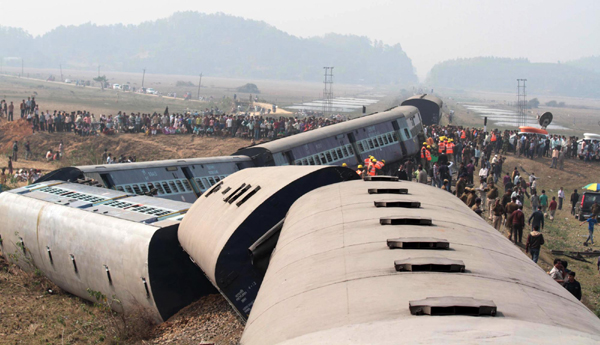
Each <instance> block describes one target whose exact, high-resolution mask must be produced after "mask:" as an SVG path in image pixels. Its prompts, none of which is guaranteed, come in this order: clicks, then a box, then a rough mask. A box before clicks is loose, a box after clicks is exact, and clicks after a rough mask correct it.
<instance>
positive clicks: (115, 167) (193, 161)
mask: <svg viewBox="0 0 600 345" xmlns="http://www.w3.org/2000/svg"><path fill="white" fill-rule="evenodd" d="M246 161H250V159H249V158H248V157H246V156H219V157H206V158H185V159H169V160H160V161H148V162H136V163H117V164H104V165H83V166H78V167H77V168H78V169H79V170H81V171H83V172H85V173H91V172H102V171H103V170H106V171H120V170H136V169H149V168H162V167H171V166H189V165H202V164H216V163H238V162H246Z"/></svg>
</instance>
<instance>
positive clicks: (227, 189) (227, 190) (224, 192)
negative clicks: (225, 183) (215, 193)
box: [221, 187, 231, 195]
mask: <svg viewBox="0 0 600 345" xmlns="http://www.w3.org/2000/svg"><path fill="white" fill-rule="evenodd" d="M230 190H231V187H227V188H225V189H224V190H223V191H222V192H221V194H223V195H225V194H227V192H229V191H230Z"/></svg>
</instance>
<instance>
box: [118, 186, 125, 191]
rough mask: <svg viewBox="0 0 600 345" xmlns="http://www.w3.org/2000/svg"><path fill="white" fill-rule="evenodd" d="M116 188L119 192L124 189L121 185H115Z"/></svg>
mask: <svg viewBox="0 0 600 345" xmlns="http://www.w3.org/2000/svg"><path fill="white" fill-rule="evenodd" d="M117 190H118V191H120V192H124V191H125V189H123V186H117Z"/></svg>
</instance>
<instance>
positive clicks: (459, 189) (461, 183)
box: [456, 175, 467, 198]
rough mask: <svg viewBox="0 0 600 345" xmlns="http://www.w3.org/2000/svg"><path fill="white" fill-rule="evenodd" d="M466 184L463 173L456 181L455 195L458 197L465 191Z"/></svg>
mask: <svg viewBox="0 0 600 345" xmlns="http://www.w3.org/2000/svg"><path fill="white" fill-rule="evenodd" d="M466 186H467V180H466V179H465V175H460V176H459V178H458V181H456V196H457V197H459V198H460V196H461V195H463V193H464V192H465V187H466Z"/></svg>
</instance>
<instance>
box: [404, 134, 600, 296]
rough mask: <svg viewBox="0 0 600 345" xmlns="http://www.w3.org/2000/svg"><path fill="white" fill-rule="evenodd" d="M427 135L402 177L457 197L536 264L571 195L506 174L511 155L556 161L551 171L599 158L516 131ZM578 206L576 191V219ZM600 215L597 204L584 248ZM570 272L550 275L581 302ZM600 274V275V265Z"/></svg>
mask: <svg viewBox="0 0 600 345" xmlns="http://www.w3.org/2000/svg"><path fill="white" fill-rule="evenodd" d="M424 134H425V137H424V138H423V139H424V141H423V143H422V147H421V150H420V158H421V159H420V161H419V162H413V161H411V160H409V161H406V162H405V163H404V164H402V165H401V166H400V168H399V171H398V177H399V178H400V179H403V180H412V179H415V180H416V181H417V182H420V183H429V184H431V185H432V186H435V187H437V188H442V189H445V190H447V191H448V192H451V193H453V194H455V195H456V196H457V197H458V198H460V199H461V200H462V201H463V202H464V203H465V204H466V205H467V206H469V207H470V208H471V209H472V210H473V211H474V212H476V213H477V214H479V215H480V216H481V217H484V218H487V219H488V220H489V221H490V223H491V224H492V225H493V226H494V228H496V229H497V230H498V231H500V230H501V229H502V227H504V228H505V229H506V231H507V233H508V238H509V239H510V240H511V241H513V242H514V243H515V244H523V240H525V243H524V247H525V250H526V252H527V253H529V254H530V255H531V258H532V260H533V261H534V262H536V263H537V262H538V259H539V255H540V249H541V247H542V245H544V236H543V229H544V226H545V222H546V221H553V220H554V218H555V217H556V212H557V210H562V209H563V205H564V204H565V197H566V196H565V190H564V188H562V187H560V188H558V190H557V192H556V194H555V195H549V194H548V193H547V191H546V190H545V189H541V190H540V187H539V184H538V183H539V178H538V177H537V176H536V175H535V173H534V172H532V173H526V172H525V171H524V170H521V171H519V169H518V167H514V169H507V170H509V172H506V173H504V172H503V171H504V164H505V160H506V155H507V154H514V155H516V156H518V157H520V156H525V157H527V158H530V159H537V158H540V157H548V158H552V159H551V163H550V166H549V167H550V168H553V169H560V170H563V169H564V161H565V159H575V158H578V157H579V156H584V160H585V161H591V160H593V159H595V158H598V154H599V153H598V143H597V142H595V141H591V142H582V141H579V139H578V138H576V137H569V138H567V137H565V136H559V135H550V136H548V137H541V136H537V135H534V134H523V133H521V134H519V133H518V132H517V131H510V130H507V131H504V132H500V131H498V130H493V131H491V132H489V133H488V132H485V131H484V130H483V129H481V128H462V127H455V126H445V127H442V126H437V125H434V126H428V127H426V128H425V130H424ZM526 174H527V175H528V176H525V175H526ZM453 185H454V188H452V187H453ZM525 200H529V201H530V207H529V208H530V210H527V209H526V207H525ZM578 200H579V194H578V192H577V190H574V192H573V194H572V195H571V198H570V200H569V201H570V203H571V205H570V206H571V213H572V214H573V215H575V206H576V204H577V202H578ZM526 212H527V213H529V215H526V214H525V213H526ZM599 214H600V205H598V203H597V202H596V203H595V204H594V205H593V206H592V215H591V217H590V218H589V219H587V220H585V221H584V222H582V223H581V225H583V224H588V232H589V236H588V238H587V240H586V241H585V242H584V245H588V243H591V244H593V231H594V225H595V224H597V219H598V215H599ZM524 231H525V233H526V234H525V236H524ZM524 237H525V238H524ZM559 261H560V260H559ZM566 267H567V263H566V262H564V261H561V262H560V263H558V264H557V263H555V268H554V269H553V270H552V271H551V272H549V274H550V275H551V276H552V277H553V278H554V279H555V280H556V281H557V282H559V283H561V284H563V285H564V286H565V288H567V290H569V291H570V292H571V293H573V295H575V296H576V297H577V298H579V299H581V287H580V286H579V283H578V282H577V281H576V280H575V273H574V272H571V271H569V270H567V268H566ZM598 268H599V270H600V259H599V261H598Z"/></svg>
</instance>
